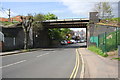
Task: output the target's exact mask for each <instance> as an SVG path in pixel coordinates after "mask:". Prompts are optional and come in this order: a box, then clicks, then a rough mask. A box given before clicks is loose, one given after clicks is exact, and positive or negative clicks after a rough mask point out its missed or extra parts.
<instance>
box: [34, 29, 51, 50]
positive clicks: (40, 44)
mask: <svg viewBox="0 0 120 80" xmlns="http://www.w3.org/2000/svg"><path fill="white" fill-rule="evenodd" d="M49 44H50V40H49V37H48V29H47V28H44V29H43V30H40V31H39V32H38V33H37V34H34V48H45V47H48V46H49Z"/></svg>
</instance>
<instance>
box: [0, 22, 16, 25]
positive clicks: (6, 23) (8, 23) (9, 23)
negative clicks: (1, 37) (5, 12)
mask: <svg viewBox="0 0 120 80" xmlns="http://www.w3.org/2000/svg"><path fill="white" fill-rule="evenodd" d="M0 23H1V24H2V25H4V26H8V25H12V24H15V23H12V22H3V21H0Z"/></svg>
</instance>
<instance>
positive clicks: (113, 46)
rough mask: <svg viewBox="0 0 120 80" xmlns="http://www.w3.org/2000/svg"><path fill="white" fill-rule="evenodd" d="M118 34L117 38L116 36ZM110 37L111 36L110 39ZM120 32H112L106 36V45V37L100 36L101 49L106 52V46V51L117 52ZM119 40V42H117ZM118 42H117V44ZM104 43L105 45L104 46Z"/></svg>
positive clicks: (119, 43) (119, 41)
mask: <svg viewBox="0 0 120 80" xmlns="http://www.w3.org/2000/svg"><path fill="white" fill-rule="evenodd" d="M116 33H117V36H116ZM109 36H111V37H110V38H109ZM119 36H120V30H117V32H116V31H114V32H110V33H108V34H106V43H105V35H99V47H100V48H101V49H102V50H104V48H105V45H106V51H107V52H109V51H114V50H117V45H120V37H119ZM116 39H117V40H116ZM116 41H117V42H116ZM103 43H104V45H103Z"/></svg>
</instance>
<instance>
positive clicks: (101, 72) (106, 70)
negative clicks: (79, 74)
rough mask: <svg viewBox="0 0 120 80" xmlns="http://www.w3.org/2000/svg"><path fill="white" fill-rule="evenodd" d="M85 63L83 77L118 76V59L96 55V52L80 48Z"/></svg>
mask: <svg viewBox="0 0 120 80" xmlns="http://www.w3.org/2000/svg"><path fill="white" fill-rule="evenodd" d="M79 52H80V53H81V55H82V56H83V59H84V63H85V75H84V78H118V61H117V60H110V59H108V58H104V57H101V56H98V55H97V54H95V53H93V52H91V51H89V50H87V49H86V48H80V49H79Z"/></svg>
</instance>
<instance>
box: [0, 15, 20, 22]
mask: <svg viewBox="0 0 120 80" xmlns="http://www.w3.org/2000/svg"><path fill="white" fill-rule="evenodd" d="M0 21H3V22H8V18H0ZM10 21H11V22H21V16H15V17H11V18H10Z"/></svg>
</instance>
